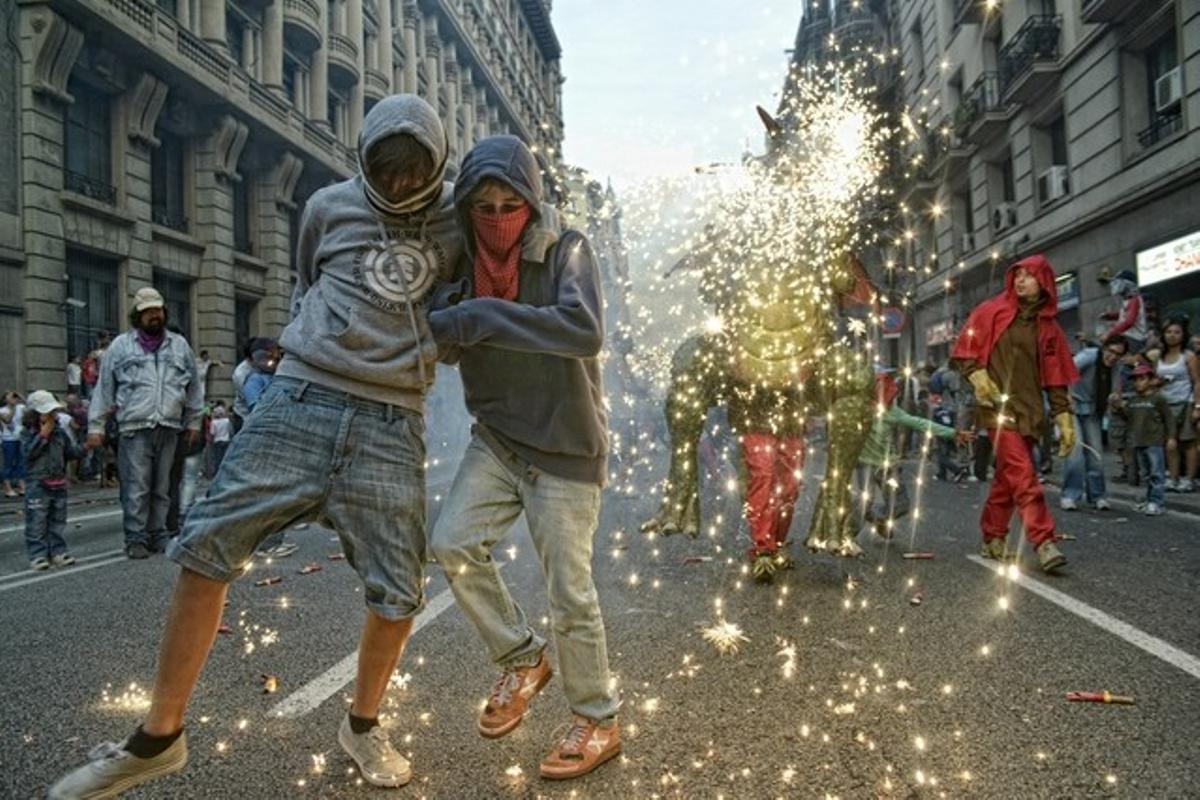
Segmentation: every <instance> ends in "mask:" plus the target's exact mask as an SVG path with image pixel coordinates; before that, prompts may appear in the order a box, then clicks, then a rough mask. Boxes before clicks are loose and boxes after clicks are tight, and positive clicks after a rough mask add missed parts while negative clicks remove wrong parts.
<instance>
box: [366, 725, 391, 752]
mask: <svg viewBox="0 0 1200 800" xmlns="http://www.w3.org/2000/svg"><path fill="white" fill-rule="evenodd" d="M367 742H368V743H369V744H370V745H371V749H372V750H373V751H374V752H375V755H377V756H380V757H382V758H384V759H387V758H390V757H392V756H394V755H396V748H394V747H392V740H391V739H390V738H389V737H388V735H387V731H385V730H384V729H383V726H382V725H376V726H375V727H374V728H371V730H370V731H368V732H367Z"/></svg>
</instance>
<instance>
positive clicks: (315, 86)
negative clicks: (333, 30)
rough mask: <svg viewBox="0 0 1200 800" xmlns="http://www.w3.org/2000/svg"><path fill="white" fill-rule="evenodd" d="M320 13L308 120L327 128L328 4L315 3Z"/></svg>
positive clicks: (310, 85) (310, 86) (310, 84)
mask: <svg viewBox="0 0 1200 800" xmlns="http://www.w3.org/2000/svg"><path fill="white" fill-rule="evenodd" d="M317 7H318V8H319V9H320V11H321V19H320V22H319V27H320V29H321V44H320V46H318V47H317V49H316V50H314V51H313V55H312V80H311V81H309V88H310V89H311V91H310V93H309V95H308V118H309V119H311V120H312V121H313V122H316V123H319V124H320V125H322V127H324V128H326V129H328V128H329V31H330V20H329V10H330V9H329V3H327V2H323V3H317Z"/></svg>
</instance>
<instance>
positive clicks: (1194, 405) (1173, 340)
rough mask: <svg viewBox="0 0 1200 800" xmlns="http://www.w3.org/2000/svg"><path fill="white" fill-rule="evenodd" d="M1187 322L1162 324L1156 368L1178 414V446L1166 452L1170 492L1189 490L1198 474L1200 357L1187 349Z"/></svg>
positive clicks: (1172, 411) (1177, 321)
mask: <svg viewBox="0 0 1200 800" xmlns="http://www.w3.org/2000/svg"><path fill="white" fill-rule="evenodd" d="M1188 338H1189V337H1188V323H1187V319H1185V318H1172V319H1168V320H1167V322H1166V324H1165V325H1163V327H1162V355H1161V356H1160V357H1159V359H1158V365H1157V368H1156V369H1157V372H1158V377H1159V379H1160V380H1163V381H1165V384H1164V385H1163V387H1162V395H1163V397H1165V398H1166V399H1167V403H1168V404H1169V405H1170V407H1171V413H1172V415H1173V416H1174V417H1175V429H1176V431H1178V434H1177V436H1176V438H1177V439H1178V440H1179V447H1178V448H1176V449H1175V450H1172V451H1169V452H1168V453H1167V471H1168V477H1167V485H1166V489H1167V491H1168V492H1190V491H1192V489H1193V486H1194V484H1193V481H1194V480H1195V478H1196V466H1197V461H1198V460H1200V459H1198V456H1200V450H1197V447H1196V444H1197V443H1196V424H1197V422H1198V421H1200V397H1198V396H1197V394H1196V389H1197V387H1200V358H1197V357H1196V354H1195V353H1192V352H1190V351H1188V349H1187V343H1188Z"/></svg>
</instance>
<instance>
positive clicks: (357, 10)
mask: <svg viewBox="0 0 1200 800" xmlns="http://www.w3.org/2000/svg"><path fill="white" fill-rule="evenodd" d="M385 2H386V0H385ZM346 35H347V36H349V37H350V40H351V41H352V42H354V45H355V48H356V49H357V51H358V55H357V61H358V80H357V81H355V82H354V84H353V85H352V86H351V87H350V108H349V117H350V136H349V137H348V138H347V139H346V141H347V142H350V143H351V146H353V143H354V142H357V141H358V134H359V132H360V131H362V122H363V81H364V80H365V79H366V78H365V75H366V72H365V69H364V66H365V65H364V56H365V55H366V54H365V52H364V51H365V50H366V48H365V47H364V46H363V44H364V42H363V7H362V0H347V3H346Z"/></svg>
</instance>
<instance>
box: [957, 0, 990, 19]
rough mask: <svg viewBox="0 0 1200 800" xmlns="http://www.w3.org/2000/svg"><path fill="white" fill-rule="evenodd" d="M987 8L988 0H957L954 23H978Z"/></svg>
mask: <svg viewBox="0 0 1200 800" xmlns="http://www.w3.org/2000/svg"><path fill="white" fill-rule="evenodd" d="M986 10H987V5H986V0H955V4H954V24H955V25H978V24H979V23H980V22H982V21H983V18H984V16H985V12H986Z"/></svg>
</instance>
